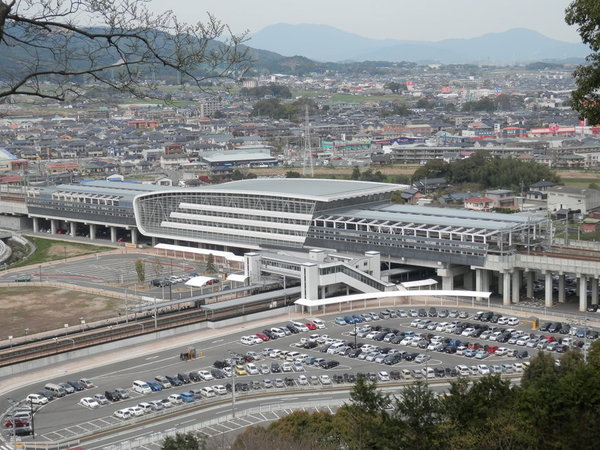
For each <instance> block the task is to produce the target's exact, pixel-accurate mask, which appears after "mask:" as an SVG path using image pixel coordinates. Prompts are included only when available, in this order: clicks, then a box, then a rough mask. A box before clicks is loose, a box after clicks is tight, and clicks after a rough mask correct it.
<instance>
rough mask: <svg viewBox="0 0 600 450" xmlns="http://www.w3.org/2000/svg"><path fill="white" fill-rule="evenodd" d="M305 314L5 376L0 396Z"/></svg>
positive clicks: (255, 322) (145, 345)
mask: <svg viewBox="0 0 600 450" xmlns="http://www.w3.org/2000/svg"><path fill="white" fill-rule="evenodd" d="M303 316H304V314H295V313H292V314H291V315H290V314H288V313H287V312H286V313H284V314H281V315H278V316H273V317H270V318H268V319H264V320H257V321H253V322H251V323H248V324H241V325H234V326H230V327H226V328H219V329H205V330H201V331H197V332H193V333H186V334H181V335H178V336H173V337H170V338H166V339H161V340H154V341H151V342H147V343H145V344H138V345H134V346H131V347H129V348H128V349H127V352H123V351H122V350H115V351H112V352H105V353H100V354H97V355H94V356H90V357H86V358H79V359H76V360H73V361H69V362H66V363H62V364H60V365H57V366H52V367H44V368H39V369H37V370H35V369H34V370H31V371H28V372H25V373H21V374H19V375H18V376H15V377H5V378H3V379H0V395H5V394H6V393H8V392H10V391H12V390H14V389H17V388H20V387H23V386H27V385H30V384H33V383H40V382H43V381H45V380H48V379H52V378H55V377H58V376H61V375H63V374H69V373H72V372H80V371H84V370H88V369H92V368H96V367H102V366H105V365H106V364H108V363H114V362H119V361H126V360H130V359H133V358H136V357H141V356H145V355H153V354H156V353H157V352H159V351H162V350H170V349H175V348H182V347H183V348H185V347H186V346H187V345H188V344H189V342H196V341H201V340H210V339H216V338H219V337H225V336H228V335H230V334H232V333H236V332H240V331H241V330H242V329H243V328H245V327H248V328H260V327H263V326H266V325H268V324H271V323H277V322H282V321H288V320H290V318H291V319H292V320H293V319H297V318H298V319H299V318H301V317H303Z"/></svg>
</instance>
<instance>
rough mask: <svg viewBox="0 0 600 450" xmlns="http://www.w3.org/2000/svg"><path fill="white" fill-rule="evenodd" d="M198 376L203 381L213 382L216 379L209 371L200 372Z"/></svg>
mask: <svg viewBox="0 0 600 450" xmlns="http://www.w3.org/2000/svg"><path fill="white" fill-rule="evenodd" d="M198 376H199V377H200V378H202V381H211V380H213V379H214V378H213V376H212V375H211V374H210V372H209V371H208V370H199V371H198Z"/></svg>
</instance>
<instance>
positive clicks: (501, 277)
mask: <svg viewBox="0 0 600 450" xmlns="http://www.w3.org/2000/svg"><path fill="white" fill-rule="evenodd" d="M505 292H506V289H504V274H503V273H498V294H500V295H502V296H503V297H502V298H504V293H505ZM509 295H510V290H509Z"/></svg>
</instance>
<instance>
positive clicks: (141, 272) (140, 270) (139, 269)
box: [135, 259, 146, 283]
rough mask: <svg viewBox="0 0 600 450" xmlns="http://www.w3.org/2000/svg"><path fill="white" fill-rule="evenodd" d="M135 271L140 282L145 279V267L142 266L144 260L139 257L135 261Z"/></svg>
mask: <svg viewBox="0 0 600 450" xmlns="http://www.w3.org/2000/svg"><path fill="white" fill-rule="evenodd" d="M135 273H136V274H137V279H138V281H139V282H140V283H143V282H144V281H146V268H145V266H144V261H142V260H141V259H137V260H136V261H135Z"/></svg>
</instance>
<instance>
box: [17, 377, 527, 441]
mask: <svg viewBox="0 0 600 450" xmlns="http://www.w3.org/2000/svg"><path fill="white" fill-rule="evenodd" d="M501 376H502V377H503V378H508V379H516V378H520V377H521V376H522V374H501ZM482 377H483V376H482V375H472V376H469V377H467V378H468V379H479V378H482ZM458 378H459V377H444V378H430V379H429V380H428V385H429V386H430V387H433V386H436V385H441V384H446V383H449V382H450V381H453V380H457V379H458ZM236 379H243V377H236ZM415 381H417V380H402V381H397V380H394V381H388V382H381V384H378V387H379V388H382V389H389V388H393V387H404V386H408V385H410V384H412V383H414V382H415ZM421 381H422V380H421ZM353 386H354V384H352V383H339V384H332V385H327V386H326V385H306V386H299V385H295V386H293V387H292V386H287V387H286V388H285V389H282V390H279V391H274V390H272V389H270V390H268V391H264V390H263V391H262V392H257V391H258V390H249V391H236V394H235V395H236V404H237V405H239V403H238V402H240V401H243V400H244V399H253V398H265V399H266V398H271V397H276V398H278V397H280V396H281V395H285V394H289V393H294V392H298V393H300V392H306V393H308V392H328V391H349V390H351V389H352V387H353ZM261 389H262V388H261ZM275 389H276V388H275ZM231 397H232V396H231V394H229V395H226V396H220V397H215V399H214V400H208V399H207V398H203V397H201V398H200V399H196V401H195V402H192V403H181V404H179V405H175V406H174V407H172V408H170V409H169V410H168V412H169V413H171V415H172V413H173V412H175V411H177V412H186V411H189V412H192V411H194V410H200V409H206V408H210V407H213V406H217V405H222V404H227V403H231ZM199 402H201V403H199ZM342 403H344V400H340V401H337V402H329V403H328V404H327V405H333V404H335V405H336V408H337V407H338V406H339V405H340V404H342ZM292 405H303V406H304V407H305V406H307V405H308V407H311V408H314V405H315V402H314V401H311V402H299V403H288V402H286V403H285V407H284V408H282V406H284V405H283V404H282V403H281V402H278V403H276V404H269V405H261V406H260V407H255V408H249V409H245V410H239V411H236V414H235V418H239V417H240V416H243V415H249V414H253V413H257V412H265V411H273V410H289V409H294V408H293V407H292ZM320 405H321V407H324V406H323V404H320ZM124 408H125V407H124ZM298 409H300V407H299V408H298ZM164 413H165V412H164V411H163V412H159V411H154V412H151V413H149V414H145V415H143V416H140V417H134V418H132V419H127V420H123V421H122V423H119V424H107V425H106V426H103V427H99V428H97V429H95V430H94V431H90V432H87V433H82V434H80V435H77V436H74V437H72V438H71V439H70V440H69V442H73V441H74V440H77V441H78V442H85V441H91V442H93V438H94V436H95V435H104V434H105V433H106V432H107V431H109V430H111V431H112V432H118V431H119V430H125V429H127V428H130V427H131V425H137V424H143V423H149V422H154V421H157V420H160V419H161V417H162V416H163V415H164ZM232 419H234V415H233V412H228V413H227V414H224V415H222V416H219V417H216V418H213V419H210V420H206V421H203V422H200V423H197V424H194V425H190V426H188V427H178V428H177V430H175V431H168V432H167V431H165V432H161V433H156V434H153V435H152V436H150V437H142V438H139V440H140V444H139V445H138V444H135V445H138V446H141V445H144V444H143V443H142V441H144V440H146V441H147V440H148V439H149V438H151V439H152V441H151V442H157V441H159V440H162V439H164V438H165V437H167V436H172V435H174V434H175V433H176V432H178V433H187V432H190V431H197V430H199V429H201V428H205V427H210V426H212V425H216V424H218V423H222V422H226V421H230V420H232ZM65 442H66V441H58V442H48V443H44V442H31V443H23V444H22V445H23V447H20V448H23V449H24V450H29V449H36V448H46V447H39V446H44V445H64V444H65ZM130 442H132V443H130ZM133 442H136V443H137V442H138V439H134V440H131V441H130V440H127V444H123V443H120V444H118V445H112V446H107V447H106V449H111V450H120V449H122V448H127V449H129V448H134V447H135V445H134V444H133ZM147 443H149V442H146V444H147ZM122 445H126V447H122ZM35 446H38V447H35Z"/></svg>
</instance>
